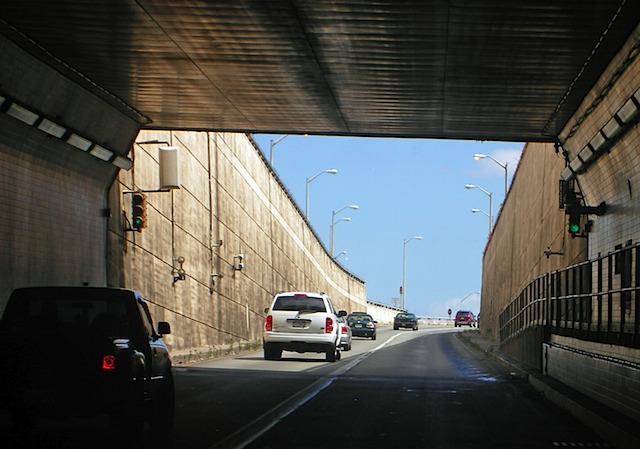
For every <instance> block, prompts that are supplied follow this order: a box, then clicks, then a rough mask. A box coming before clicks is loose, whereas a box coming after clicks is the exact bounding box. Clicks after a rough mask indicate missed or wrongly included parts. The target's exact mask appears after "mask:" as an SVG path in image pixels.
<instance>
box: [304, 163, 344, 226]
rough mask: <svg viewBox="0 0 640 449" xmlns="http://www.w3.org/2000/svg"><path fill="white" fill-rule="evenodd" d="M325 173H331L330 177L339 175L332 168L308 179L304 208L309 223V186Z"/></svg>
mask: <svg viewBox="0 0 640 449" xmlns="http://www.w3.org/2000/svg"><path fill="white" fill-rule="evenodd" d="M323 173H329V174H330V175H335V174H336V173H338V170H336V169H335V168H330V169H329V170H322V171H321V172H319V173H316V174H315V175H313V176H312V177H311V178H307V189H306V190H307V194H306V200H305V207H304V216H305V218H306V219H307V221H309V184H310V183H311V181H313V180H314V179H316V178H317V177H318V176H320V175H321V174H323Z"/></svg>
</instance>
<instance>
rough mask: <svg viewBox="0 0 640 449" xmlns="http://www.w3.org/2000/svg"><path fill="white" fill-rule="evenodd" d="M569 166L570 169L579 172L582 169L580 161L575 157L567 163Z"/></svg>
mask: <svg viewBox="0 0 640 449" xmlns="http://www.w3.org/2000/svg"><path fill="white" fill-rule="evenodd" d="M569 167H571V170H573V171H574V172H579V171H580V170H581V169H582V161H581V160H580V158H578V157H576V158H574V159H573V160H572V161H571V162H570V163H569Z"/></svg>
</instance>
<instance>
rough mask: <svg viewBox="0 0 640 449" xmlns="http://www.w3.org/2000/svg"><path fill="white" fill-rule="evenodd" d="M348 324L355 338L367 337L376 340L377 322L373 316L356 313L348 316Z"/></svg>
mask: <svg viewBox="0 0 640 449" xmlns="http://www.w3.org/2000/svg"><path fill="white" fill-rule="evenodd" d="M347 324H348V325H349V327H350V328H351V334H352V335H353V336H354V337H365V338H371V339H372V340H375V339H376V338H377V335H376V324H377V322H376V321H375V320H374V319H373V317H372V316H371V315H369V314H368V313H364V312H354V313H350V314H349V315H347Z"/></svg>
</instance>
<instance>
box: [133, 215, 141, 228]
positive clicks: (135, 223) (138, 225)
mask: <svg viewBox="0 0 640 449" xmlns="http://www.w3.org/2000/svg"><path fill="white" fill-rule="evenodd" d="M143 225H144V220H143V219H142V217H133V228H134V229H140V228H141V227H142V226H143Z"/></svg>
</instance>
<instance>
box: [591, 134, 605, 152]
mask: <svg viewBox="0 0 640 449" xmlns="http://www.w3.org/2000/svg"><path fill="white" fill-rule="evenodd" d="M604 142H605V138H604V136H603V135H602V134H600V133H598V134H596V135H595V137H594V138H593V139H591V142H589V145H591V148H593V151H598V150H599V149H600V147H601V146H602V145H603V144H604Z"/></svg>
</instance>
